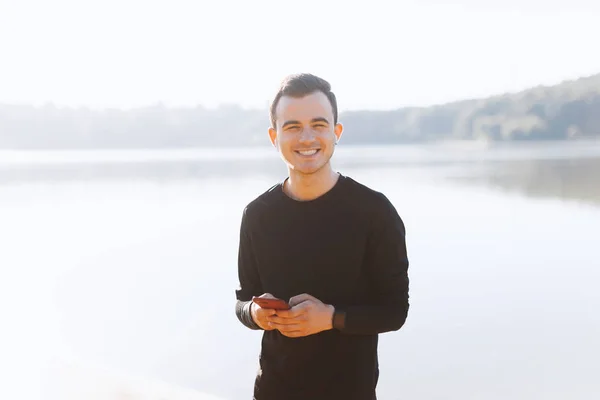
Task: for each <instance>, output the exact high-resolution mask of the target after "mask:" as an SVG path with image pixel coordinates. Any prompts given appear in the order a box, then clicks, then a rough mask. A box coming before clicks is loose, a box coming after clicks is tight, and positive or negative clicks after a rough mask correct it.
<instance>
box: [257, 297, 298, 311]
mask: <svg viewBox="0 0 600 400" xmlns="http://www.w3.org/2000/svg"><path fill="white" fill-rule="evenodd" d="M252 301H253V302H254V303H256V304H258V305H259V306H261V308H270V309H273V310H289V309H290V308H291V307H290V305H289V304H288V302H287V301H285V300H281V299H268V298H264V297H252Z"/></svg>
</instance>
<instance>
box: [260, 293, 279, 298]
mask: <svg viewBox="0 0 600 400" xmlns="http://www.w3.org/2000/svg"><path fill="white" fill-rule="evenodd" d="M258 297H259V298H261V299H274V298H275V296H273V295H272V294H271V293H263V294H261V295H260V296H258Z"/></svg>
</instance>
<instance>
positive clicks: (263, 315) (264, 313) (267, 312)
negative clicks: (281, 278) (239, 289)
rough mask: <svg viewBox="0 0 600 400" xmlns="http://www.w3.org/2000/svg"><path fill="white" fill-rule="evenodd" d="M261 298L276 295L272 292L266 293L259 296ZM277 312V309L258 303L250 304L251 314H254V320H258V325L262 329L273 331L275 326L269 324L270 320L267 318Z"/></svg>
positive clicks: (272, 297)
mask: <svg viewBox="0 0 600 400" xmlns="http://www.w3.org/2000/svg"><path fill="white" fill-rule="evenodd" d="M258 297H261V298H265V299H274V298H275V296H273V295H272V294H270V293H265V294H263V295H261V296H258ZM276 312H277V310H273V309H269V308H262V307H261V306H259V305H258V304H256V303H252V304H251V305H250V314H251V315H252V319H253V320H254V322H256V324H257V325H258V326H260V327H261V329H263V330H265V331H272V330H273V329H275V328H273V327H270V326H269V321H268V320H267V317H270V316H271V315H275V313H276Z"/></svg>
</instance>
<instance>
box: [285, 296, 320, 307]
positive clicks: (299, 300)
mask: <svg viewBox="0 0 600 400" xmlns="http://www.w3.org/2000/svg"><path fill="white" fill-rule="evenodd" d="M307 300H317V299H316V298H315V297H313V296H311V295H310V294H308V293H302V294H299V295H297V296H294V297H292V298H291V299H290V301H288V303H289V304H290V306H292V307H294V306H295V305H297V304H300V303H302V302H303V301H307Z"/></svg>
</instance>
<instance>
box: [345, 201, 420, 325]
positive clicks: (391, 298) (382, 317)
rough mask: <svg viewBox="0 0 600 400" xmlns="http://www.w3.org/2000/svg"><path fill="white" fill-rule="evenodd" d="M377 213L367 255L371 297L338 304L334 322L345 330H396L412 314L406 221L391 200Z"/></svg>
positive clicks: (373, 221) (366, 266)
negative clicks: (359, 302)
mask: <svg viewBox="0 0 600 400" xmlns="http://www.w3.org/2000/svg"><path fill="white" fill-rule="evenodd" d="M386 200H387V199H386ZM376 214H377V215H376V216H375V217H373V220H372V229H371V232H370V236H369V240H368V245H367V253H366V259H365V262H366V265H365V268H366V269H367V277H368V279H369V282H370V287H371V298H370V301H369V302H368V303H366V304H359V305H353V306H348V307H345V308H338V307H336V311H335V314H334V321H333V326H334V328H335V329H338V330H339V331H341V332H342V333H344V334H364V335H369V334H378V333H384V332H389V331H396V330H399V329H400V328H401V327H402V326H403V325H404V323H405V321H406V318H407V316H408V309H409V295H408V289H409V278H408V264H409V263H408V255H407V250H406V240H405V234H406V231H405V226H404V222H403V221H402V219H401V218H400V216H399V215H398V213H397V211H396V209H395V208H394V206H393V205H392V203H391V202H389V201H386V206H385V207H384V208H383V212H377V213H376ZM334 307H335V305H334Z"/></svg>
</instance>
